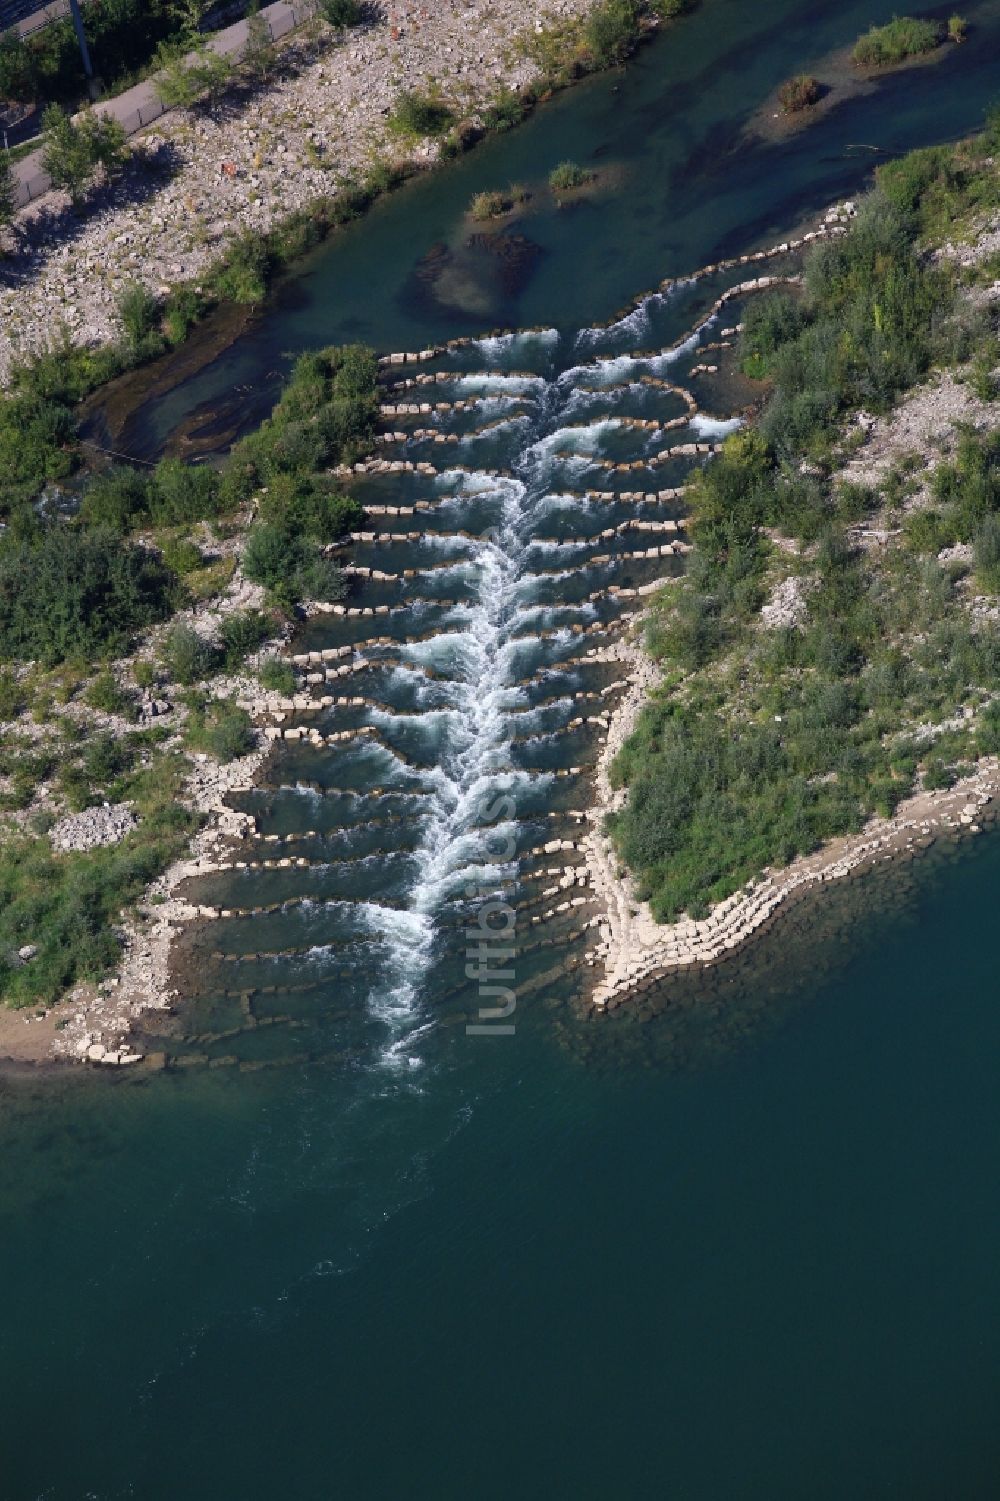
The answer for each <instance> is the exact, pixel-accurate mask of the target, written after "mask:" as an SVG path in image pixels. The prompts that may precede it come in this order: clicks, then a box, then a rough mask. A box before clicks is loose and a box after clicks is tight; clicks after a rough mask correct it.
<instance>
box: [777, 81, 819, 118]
mask: <svg viewBox="0 0 1000 1501" xmlns="http://www.w3.org/2000/svg"><path fill="white" fill-rule="evenodd" d="M821 92H822V90H821V89H820V84H819V79H818V78H813V77H812V75H811V74H809V73H799V74H798V75H797V76H796V77H795V78H789V79H788V81H787V82H786V83H783V84H782V85H781V88H780V89H779V90H778V103H779V104H780V105H781V107H782V109H783V110H784V111H785V114H786V115H794V114H798V113H799V111H800V110H804V109H811V108H812V106H813V105H814V104H816V103H817V102H818V100H819V97H820V94H821Z"/></svg>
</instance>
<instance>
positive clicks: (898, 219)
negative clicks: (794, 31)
mask: <svg viewBox="0 0 1000 1501" xmlns="http://www.w3.org/2000/svg"><path fill="white" fill-rule="evenodd" d="M990 141H991V137H990V133H989V132H988V133H987V136H986V137H983V138H980V139H978V140H977V141H975V142H967V143H964V144H962V145H960V146H958V147H956V148H952V147H948V148H941V150H940V152H935V153H934V154H933V155H931V156H928V154H927V153H916V154H915V155H914V156H913V157H911V158H906V159H904V160H903V161H902V162H900V163H897V164H893V165H891V166H888V167H886V168H884V169H882V172H881V173H880V174H879V185H878V187H877V188H876V189H875V190H874V191H873V192H872V193H871V194H870V195H869V196H868V198H867V199H865V200H864V201H863V202H862V204H861V205H860V208H859V212H858V214H857V218H856V220H855V221H854V222H853V224H852V226H851V228H850V229H849V231H848V233H846V234H845V235H843V236H841V237H840V238H838V239H835V240H833V241H831V242H828V243H826V244H823V245H821V246H819V247H817V248H815V249H813V250H812V252H811V253H810V254H809V255H808V257H807V260H806V265H805V273H804V283H803V287H802V290H801V294H800V295H796V296H791V295H789V294H788V293H785V292H776V293H773V294H770V295H768V296H766V297H763V298H761V299H759V300H755V301H752V302H751V303H749V304H748V307H747V310H746V314H745V318H744V330H743V334H742V341H741V351H740V354H741V359H742V361H743V365H744V369H745V370H747V371H748V373H750V374H752V375H754V376H757V377H761V378H764V379H766V380H767V381H768V382H769V385H770V395H769V398H768V400H767V402H766V404H765V406H764V408H763V411H762V413H761V416H760V420H759V422H758V423H757V424H756V426H755V427H754V428H753V429H748V430H744V431H742V432H740V433H739V434H736V435H734V436H732V437H730V438H729V439H728V440H727V441H726V443H725V445H724V447H723V451H722V453H721V454H720V455H719V457H718V458H716V459H715V460H714V461H713V462H712V463H710V464H709V465H708V466H707V467H706V468H704V469H703V470H701V471H699V472H698V473H697V474H696V476H695V477H694V478H693V480H692V482H691V483H690V485H689V487H688V491H687V495H686V500H687V502H688V504H689V506H690V513H691V522H690V530H691V536H692V540H693V541H694V544H695V546H694V551H693V552H692V554H691V555H690V558H689V567H688V570H687V573H686V576H685V578H684V579H683V580H682V581H680V582H678V583H676V584H674V585H671V586H670V587H668V588H667V589H666V590H664V592H663V594H662V595H661V596H659V597H658V599H657V602H656V604H655V606H654V609H653V611H652V612H651V615H650V617H649V623H648V645H649V649H650V651H651V652H652V654H653V655H654V656H655V657H656V658H657V659H658V660H659V661H661V662H662V664H663V667H664V674H665V675H664V681H663V686H662V688H661V689H660V690H659V691H658V692H657V693H656V694H655V695H654V697H653V699H652V701H651V703H650V704H649V705H648V706H647V708H646V709H645V711H644V713H643V716H642V718H641V720H640V723H639V726H638V728H637V731H636V733H635V735H634V736H633V737H632V738H631V739H630V740H629V742H628V743H627V744H626V746H625V748H624V749H623V751H622V752H621V754H620V756H619V757H618V759H617V761H616V763H615V766H614V769H613V772H614V779H615V781H616V783H617V785H627V786H628V789H629V795H628V802H627V805H626V807H625V809H624V810H623V812H622V813H621V814H619V815H618V816H617V817H616V818H614V819H613V820H612V821H611V824H612V831H613V833H614V836H615V839H616V843H617V847H618V849H619V852H620V854H621V857H622V859H623V861H624V862H625V863H626V864H627V865H628V866H630V867H631V868H632V870H633V871H634V872H635V873H636V876H637V878H638V885H639V888H640V891H641V894H642V895H643V896H645V897H647V898H648V899H649V900H650V902H651V905H652V909H653V912H654V915H655V916H656V917H657V918H658V919H659V920H661V921H667V920H671V919H673V918H675V917H677V916H678V915H679V914H681V913H683V912H687V913H689V914H691V915H693V916H703V915H704V914H705V913H706V912H707V911H708V910H709V909H710V908H711V907H712V906H713V905H714V904H716V903H717V902H718V901H720V900H722V899H723V898H724V897H726V896H727V895H729V894H731V893H732V892H734V891H736V890H738V889H739V888H740V887H741V886H742V885H743V884H744V883H745V882H746V881H747V880H748V879H750V878H751V877H753V876H755V875H757V874H758V873H759V872H760V871H761V870H763V869H765V868H769V867H771V868H773V867H779V866H782V865H785V864H787V863H788V862H789V861H790V860H792V859H793V858H794V857H795V856H796V855H800V854H804V853H807V852H810V851H812V850H814V849H816V848H817V847H818V846H819V845H820V844H822V843H823V842H824V841H826V840H829V839H831V838H833V837H835V836H837V835H842V834H847V833H851V832H855V831H857V830H859V829H860V828H861V827H862V826H863V825H864V823H865V822H866V820H867V819H868V818H869V817H871V816H872V815H873V814H882V815H886V816H887V815H889V814H891V812H892V811H893V810H894V808H895V807H896V806H897V805H898V803H899V802H900V800H901V799H902V798H904V797H905V796H907V795H908V794H909V793H911V792H913V791H914V790H916V789H918V788H920V787H923V788H926V789H932V788H935V787H942V786H948V785H950V784H951V782H953V781H954V780H955V779H956V778H957V777H958V776H959V775H960V774H961V773H962V772H963V771H964V770H966V769H967V768H969V767H970V766H971V764H972V763H973V762H974V761H975V760H976V758H977V757H978V756H980V755H983V754H996V752H997V750H998V749H1000V733H998V726H1000V709H998V702H997V694H998V690H1000V627H998V624H997V618H998V616H1000V609H998V608H997V606H996V604H995V602H994V600H995V596H996V592H997V588H998V585H1000V442H998V439H997V437H996V435H995V434H990V433H986V434H983V433H974V432H973V431H971V430H968V431H965V432H961V431H960V432H959V433H958V434H957V435H956V436H955V438H954V440H953V455H952V454H949V455H948V456H946V457H945V458H944V459H943V460H941V461H940V462H938V463H937V464H936V467H934V469H933V475H932V477H931V478H930V480H929V481H928V480H927V479H926V475H925V470H926V469H927V456H925V455H922V454H913V455H906V454H901V455H900V456H899V458H898V459H897V461H896V463H895V464H893V465H892V466H891V467H890V468H889V469H888V470H887V471H886V472H885V473H884V474H883V475H882V477H881V478H880V480H879V482H878V483H877V484H872V485H866V484H863V483H859V482H858V481H857V480H851V481H849V480H847V479H845V478H844V477H843V476H842V474H841V472H840V471H841V470H842V468H843V466H844V464H845V463H846V461H847V459H848V458H849V456H850V455H851V453H852V452H853V451H854V450H855V449H856V447H857V440H858V439H860V438H861V436H862V432H861V429H859V428H857V427H853V428H852V427H851V426H849V425H848V426H845V419H846V418H847V417H848V416H849V414H851V413H852V412H855V411H857V409H858V408H864V409H866V411H867V412H869V413H871V412H885V411H888V410H889V408H890V407H891V406H892V404H893V402H894V401H895V400H896V399H897V398H898V397H900V396H901V395H902V394H904V393H908V392H910V391H912V390H913V388H914V387H915V386H916V385H917V384H919V383H920V382H921V381H923V380H925V379H926V378H928V376H931V374H932V372H933V371H934V370H936V369H938V368H941V367H950V368H957V369H958V370H959V371H960V372H962V373H963V375H964V378H965V379H966V380H967V381H969V382H970V383H971V382H973V381H975V380H976V379H977V377H976V371H977V370H980V373H981V375H983V376H985V375H987V374H991V372H992V370H993V369H994V368H995V366H996V363H997V358H998V347H997V343H996V338H995V335H994V332H993V328H992V323H991V318H990V315H989V314H988V313H986V312H984V311H983V310H982V308H981V307H980V306H977V305H976V304H974V303H970V302H969V301H968V300H966V299H965V298H963V297H962V296H961V293H960V286H959V278H958V277H957V275H956V273H955V271H954V270H953V269H951V267H950V263H948V262H942V261H940V260H935V259H933V258H932V257H931V256H929V255H927V254H925V253H923V251H922V248H921V247H922V245H923V244H924V243H925V234H924V232H925V229H926V226H927V223H928V222H933V223H934V224H935V225H936V226H937V228H938V229H939V230H941V229H942V228H943V227H944V226H945V224H946V222H947V224H948V226H949V227H950V228H951V229H953V230H954V229H955V228H956V227H957V226H958V224H959V223H961V222H964V221H966V219H967V216H968V214H969V212H970V205H971V204H980V203H982V201H983V200H984V198H985V197H986V196H987V194H986V188H985V182H984V178H985V177H986V176H987V175H988V176H989V177H990V179H991V181H992V192H993V193H995V192H996V191H997V183H996V177H997V174H996V172H995V169H994V168H993V166H992V161H991V150H992V148H991V144H990ZM939 181H943V182H944V183H945V184H946V185H947V187H946V189H942V190H941V192H940V193H938V194H937V195H936V197H935V198H934V203H933V207H932V208H931V209H929V210H927V211H926V212H925V210H924V208H923V206H922V203H921V189H920V186H919V185H920V184H923V183H925V182H926V183H931V184H936V183H938V182H939ZM980 222H981V221H980ZM973 389H975V390H976V391H977V392H978V390H980V389H981V390H984V391H985V390H987V389H988V388H987V387H986V385H985V384H983V385H980V386H978V387H974V388H973ZM992 389H993V391H994V393H995V387H993V388H992ZM986 399H992V397H988V398H986ZM997 426H998V429H1000V411H998V423H997ZM935 457H936V458H938V459H940V458H941V456H940V455H935ZM977 601H979V603H978V604H977V603H976V602H977ZM762 607H766V608H762Z"/></svg>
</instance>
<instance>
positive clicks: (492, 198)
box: [469, 188, 514, 220]
mask: <svg viewBox="0 0 1000 1501" xmlns="http://www.w3.org/2000/svg"><path fill="white" fill-rule="evenodd" d="M513 207H514V199H513V197H512V196H511V194H510V193H505V192H503V191H502V189H499V188H495V189H493V190H492V191H489V192H484V193H476V194H474V195H473V198H472V202H471V203H470V204H469V213H470V215H471V216H472V218H473V219H479V220H486V219H499V218H500V217H501V216H502V215H503V214H509V213H510V211H511V209H512V208H513Z"/></svg>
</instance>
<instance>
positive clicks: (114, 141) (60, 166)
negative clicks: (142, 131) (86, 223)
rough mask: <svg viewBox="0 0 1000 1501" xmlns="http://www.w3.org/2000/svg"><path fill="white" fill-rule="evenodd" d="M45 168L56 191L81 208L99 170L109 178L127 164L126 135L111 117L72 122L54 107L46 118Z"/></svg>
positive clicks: (92, 114) (93, 116) (87, 117)
mask: <svg viewBox="0 0 1000 1501" xmlns="http://www.w3.org/2000/svg"><path fill="white" fill-rule="evenodd" d="M42 139H43V142H44V145H43V149H42V166H43V167H44V169H45V171H46V172H47V173H48V175H49V177H50V178H51V179H52V185H53V187H57V188H64V189H65V191H66V192H67V193H68V194H69V196H70V198H71V199H72V200H73V203H74V205H76V206H79V204H80V203H81V202H82V200H83V196H84V194H85V192H86V190H87V188H88V187H89V186H90V183H91V182H92V180H93V177H94V174H95V172H96V170H97V168H98V167H103V169H104V171H105V173H106V174H107V176H108V177H111V176H113V175H114V173H115V172H117V171H119V170H120V168H121V167H122V165H123V164H124V162H125V158H126V154H127V147H126V145H125V132H124V130H123V129H122V127H121V126H120V125H119V123H118V121H117V120H113V119H112V118H111V117H110V115H103V114H96V113H95V112H94V111H93V110H87V112H86V113H85V114H84V115H83V116H82V117H81V119H80V123H79V124H77V123H76V121H74V120H72V119H71V118H70V117H69V115H67V114H66V112H65V111H64V110H62V109H60V108H59V106H58V104H50V105H49V106H48V108H47V109H46V111H45V113H44V115H43V116H42Z"/></svg>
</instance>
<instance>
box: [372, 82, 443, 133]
mask: <svg viewBox="0 0 1000 1501" xmlns="http://www.w3.org/2000/svg"><path fill="white" fill-rule="evenodd" d="M454 118H455V116H454V114H453V112H452V110H451V108H450V106H449V105H447V104H445V103H444V101H443V100H441V99H436V98H434V97H433V96H431V95H430V94H421V93H419V92H418V91H417V90H416V89H405V90H404V91H403V92H402V93H401V94H400V95H399V97H398V99H397V100H396V104H395V107H394V108H393V111H392V113H391V114H390V116H389V119H388V121H387V123H388V125H389V128H390V130H393V131H395V133H396V134H397V135H404V136H439V135H443V134H444V132H445V131H446V130H447V129H448V126H449V125H450V124H451V123H452V121H453V120H454Z"/></svg>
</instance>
